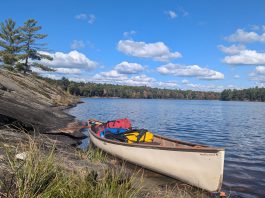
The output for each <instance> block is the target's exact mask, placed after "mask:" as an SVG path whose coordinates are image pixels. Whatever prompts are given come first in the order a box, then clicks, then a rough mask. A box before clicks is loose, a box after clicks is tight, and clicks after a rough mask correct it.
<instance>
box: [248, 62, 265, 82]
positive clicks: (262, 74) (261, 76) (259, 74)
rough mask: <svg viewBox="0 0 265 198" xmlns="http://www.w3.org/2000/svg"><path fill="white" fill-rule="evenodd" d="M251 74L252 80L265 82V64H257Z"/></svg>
mask: <svg viewBox="0 0 265 198" xmlns="http://www.w3.org/2000/svg"><path fill="white" fill-rule="evenodd" d="M249 76H250V79H251V80H254V81H257V82H259V83H260V82H262V83H265V66H257V67H256V69H255V70H254V71H253V72H251V73H250V75H249Z"/></svg>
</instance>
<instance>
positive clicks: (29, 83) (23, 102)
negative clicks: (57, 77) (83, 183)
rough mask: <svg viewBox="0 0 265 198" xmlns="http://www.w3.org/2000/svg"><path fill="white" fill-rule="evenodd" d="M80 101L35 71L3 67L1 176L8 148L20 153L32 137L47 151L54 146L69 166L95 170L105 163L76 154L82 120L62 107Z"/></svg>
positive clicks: (59, 158)
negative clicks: (8, 69)
mask: <svg viewBox="0 0 265 198" xmlns="http://www.w3.org/2000/svg"><path fill="white" fill-rule="evenodd" d="M79 102H80V100H79V98H78V97H75V96H72V95H70V94H68V93H66V92H64V91H63V90H61V89H60V88H58V87H55V86H52V85H50V84H49V83H47V82H46V81H44V80H41V79H39V78H38V77H36V76H34V75H22V74H19V73H13V72H10V71H6V70H1V69H0V177H1V176H2V175H4V174H3V173H5V174H6V171H7V168H6V159H5V157H6V156H5V152H6V150H7V149H10V148H11V149H13V150H14V152H16V153H18V154H19V152H22V151H20V150H19V148H21V145H28V144H29V141H31V140H34V141H35V142H37V143H38V144H39V145H42V146H41V147H42V148H44V149H43V152H44V153H45V150H46V149H47V150H49V148H53V147H54V148H55V150H56V152H55V155H56V161H58V163H60V164H61V165H62V166H64V167H65V168H66V169H71V170H74V171H75V169H78V170H80V169H84V170H86V171H89V170H93V171H95V170H99V169H102V167H105V166H104V165H102V164H101V166H99V165H98V163H96V164H95V163H92V162H89V161H87V160H82V159H81V158H79V157H77V155H76V151H77V149H76V146H77V145H78V144H80V142H81V140H82V139H84V138H86V136H85V135H84V134H83V133H82V132H81V129H82V125H81V123H79V122H78V121H75V118H74V117H73V116H71V115H68V114H66V113H65V112H64V111H63V110H64V109H65V108H69V107H73V106H75V105H76V104H78V103H79ZM22 147H23V146H22ZM62 161H63V162H64V163H63V164H62V163H61V162H62ZM0 179H1V178H0Z"/></svg>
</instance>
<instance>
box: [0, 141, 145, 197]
mask: <svg viewBox="0 0 265 198" xmlns="http://www.w3.org/2000/svg"><path fill="white" fill-rule="evenodd" d="M19 150H20V151H21V148H19ZM23 151H25V152H26V159H24V160H18V159H16V157H15V153H16V152H15V151H12V150H7V151H6V157H7V164H8V169H9V172H11V175H10V178H9V180H8V181H7V180H6V179H5V180H2V181H1V182H0V184H1V186H0V188H1V192H2V194H1V195H2V197H19V198H39V197H45V198H46V197H58V198H60V197H66V198H68V197H69V198H72V197H80V198H83V197H84V198H85V197H86V198H89V197H91V198H92V197H93V198H117V197H120V198H123V197H131V198H134V197H137V196H138V194H139V191H140V188H139V185H137V184H135V182H133V179H134V178H133V177H131V178H129V179H128V178H127V179H124V172H123V171H119V172H117V171H115V170H113V169H109V170H106V172H105V174H104V175H103V177H101V178H100V179H99V178H97V174H96V173H95V172H93V171H91V172H90V173H88V174H86V175H82V176H81V174H83V173H81V172H80V173H76V172H75V173H74V172H69V171H66V170H64V169H63V168H62V167H61V166H60V165H59V164H58V163H56V162H55V151H54V149H52V150H51V151H49V152H48V153H46V154H43V152H42V151H41V150H40V148H39V147H38V146H37V144H36V143H35V142H34V141H30V143H29V146H28V147H26V148H23Z"/></svg>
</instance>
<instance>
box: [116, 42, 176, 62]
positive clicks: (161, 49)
mask: <svg viewBox="0 0 265 198" xmlns="http://www.w3.org/2000/svg"><path fill="white" fill-rule="evenodd" d="M118 50H119V51H121V52H123V53H124V54H127V55H130V56H134V57H140V58H151V59H153V60H156V61H169V60H170V59H174V58H180V57H181V54H180V53H179V52H170V50H169V48H168V47H167V46H166V45H165V44H164V43H163V42H156V43H145V42H136V41H133V40H120V41H119V43H118Z"/></svg>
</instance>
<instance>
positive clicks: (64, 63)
mask: <svg viewBox="0 0 265 198" xmlns="http://www.w3.org/2000/svg"><path fill="white" fill-rule="evenodd" d="M41 53H42V54H46V55H49V56H51V57H52V58H53V60H52V61H49V60H44V59H43V60H41V61H40V62H41V63H43V64H45V65H47V66H50V67H52V68H82V69H86V70H91V69H94V68H96V67H97V63H96V62H94V61H92V60H90V59H89V58H87V57H86V55H84V54H82V53H80V52H78V51H76V50H74V51H71V52H69V53H63V52H55V53H49V52H41Z"/></svg>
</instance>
